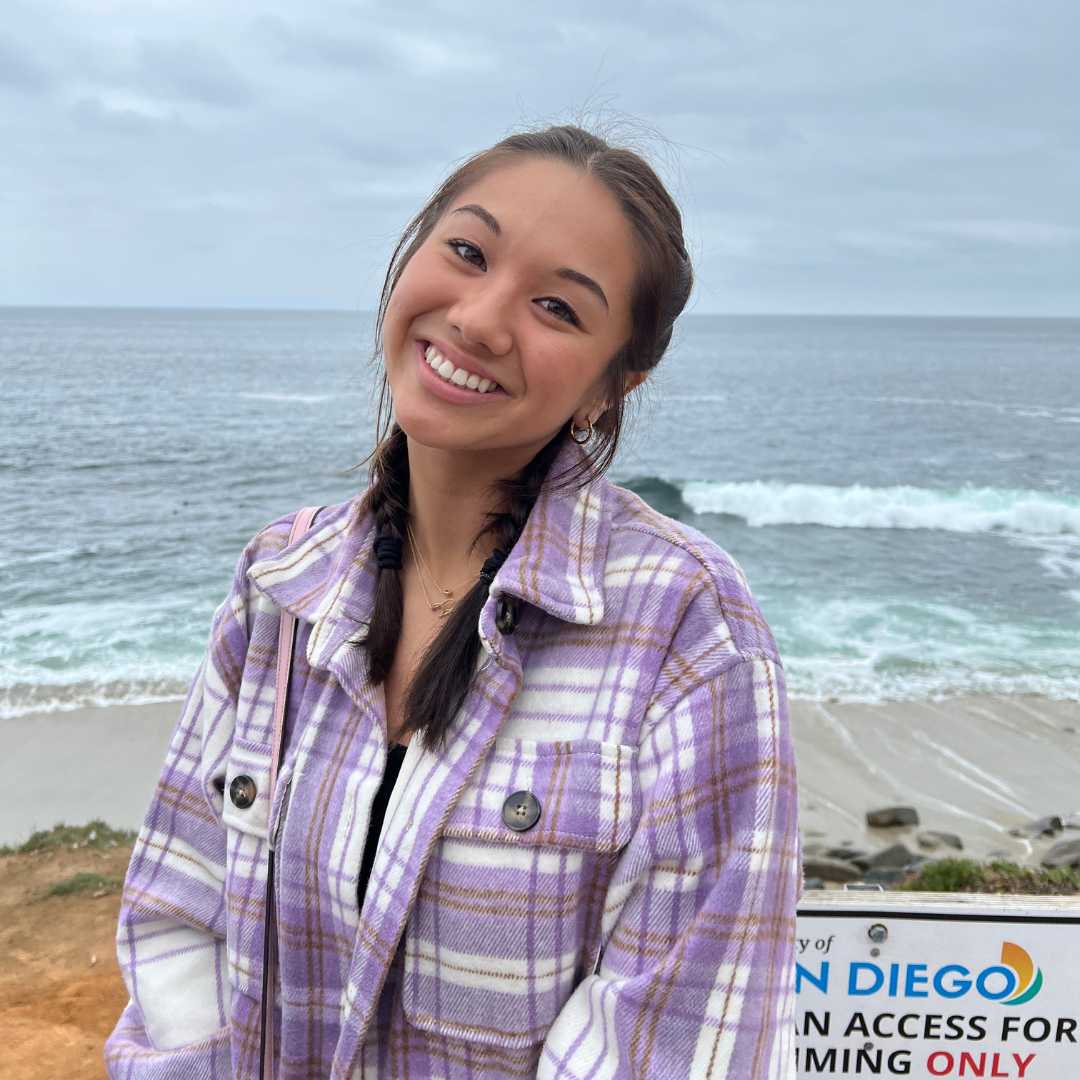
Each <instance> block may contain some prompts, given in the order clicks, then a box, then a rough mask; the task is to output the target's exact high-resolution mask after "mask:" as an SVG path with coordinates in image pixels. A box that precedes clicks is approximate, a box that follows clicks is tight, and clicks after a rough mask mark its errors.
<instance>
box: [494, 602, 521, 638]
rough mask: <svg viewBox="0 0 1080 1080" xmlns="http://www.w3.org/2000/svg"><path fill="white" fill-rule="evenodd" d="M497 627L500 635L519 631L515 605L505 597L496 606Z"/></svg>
mask: <svg viewBox="0 0 1080 1080" xmlns="http://www.w3.org/2000/svg"><path fill="white" fill-rule="evenodd" d="M495 625H496V626H497V627H498V629H499V633H500V634H512V633H513V632H514V631H515V630H516V629H517V614H516V613H515V611H514V605H513V604H512V603H511V602H510V601H509V600H507V599H506V597H505V596H500V597H499V601H498V603H497V604H496V605H495Z"/></svg>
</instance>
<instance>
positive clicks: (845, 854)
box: [823, 847, 866, 859]
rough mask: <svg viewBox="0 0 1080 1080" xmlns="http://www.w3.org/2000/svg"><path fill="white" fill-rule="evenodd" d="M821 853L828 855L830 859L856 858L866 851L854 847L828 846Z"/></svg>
mask: <svg viewBox="0 0 1080 1080" xmlns="http://www.w3.org/2000/svg"><path fill="white" fill-rule="evenodd" d="M823 854H825V855H828V856H829V858H830V859H858V858H860V857H862V856H863V855H865V854H866V852H865V851H860V850H859V849H858V848H854V847H834V848H829V850H828V851H826V852H823Z"/></svg>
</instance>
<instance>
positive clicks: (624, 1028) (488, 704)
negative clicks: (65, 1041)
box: [106, 479, 800, 1080]
mask: <svg viewBox="0 0 1080 1080" xmlns="http://www.w3.org/2000/svg"><path fill="white" fill-rule="evenodd" d="M290 524H291V518H284V519H282V520H281V521H278V522H275V523H274V524H273V525H271V526H269V527H268V528H267V529H265V530H264V531H263V532H261V533H260V534H259V535H258V536H257V537H256V538H255V539H254V540H253V541H252V542H251V544H249V545H248V547H247V549H246V550H245V552H244V555H243V558H242V559H241V561H240V565H239V568H238V570H237V573H236V578H235V582H234V584H233V588H232V592H231V593H230V595H229V597H228V599H227V600H226V601H225V603H224V604H223V605H222V607H221V608H220V609H219V611H218V613H217V615H216V617H215V619H214V625H213V631H212V634H211V639H210V644H209V647H208V650H207V653H206V658H205V660H204V661H203V664H202V666H201V668H200V670H199V673H198V675H197V677H196V679H195V682H194V685H193V686H192V688H191V692H190V694H189V696H188V698H187V701H186V703H185V704H184V707H183V711H182V714H181V717H180V722H179V725H178V727H177V729H176V733H175V735H174V736H173V740H172V743H171V745H170V748H169V752H168V757H167V758H166V761H165V766H164V770H163V772H162V775H161V779H160V781H159V783H158V787H157V791H156V793H155V795H154V799H153V802H152V803H151V806H150V809H149V811H148V813H147V816H146V821H145V824H144V825H143V828H142V831H141V832H140V834H139V839H138V842H137V844H136V847H135V852H134V855H133V857H132V860H131V866H130V869H129V871H128V876H127V882H126V885H125V889H124V903H123V909H122V912H121V915H120V928H119V934H118V950H119V957H120V964H121V967H122V969H123V972H124V977H125V979H126V981H127V985H128V988H129V991H130V994H131V1002H130V1004H129V1005H128V1007H127V1009H126V1010H125V1012H124V1014H123V1016H122V1017H121V1019H120V1022H119V1024H118V1025H117V1027H116V1030H115V1031H114V1033H113V1035H112V1037H111V1038H110V1039H109V1042H108V1044H107V1047H106V1061H107V1064H108V1069H109V1073H110V1075H111V1076H112V1077H113V1078H121V1077H123V1078H129V1080H151V1078H152V1080H165V1078H175V1080H195V1078H207V1080H210V1078H214V1080H219V1078H220V1080H225V1078H228V1077H238V1078H248V1077H255V1076H257V1075H258V1052H259V1046H258V1041H259V998H260V986H261V975H262V943H263V918H264V910H263V908H264V904H263V900H264V883H265V875H266V856H267V844H268V842H269V840H268V838H273V841H274V846H275V850H276V852H277V857H276V861H277V873H278V890H277V891H278V905H279V909H278V932H279V939H278V940H279V949H280V985H279V986H278V988H277V1009H278V1017H279V1020H278V1024H277V1031H278V1033H279V1040H280V1045H279V1063H280V1064H279V1073H278V1075H279V1076H280V1077H287V1078H290V1080H293V1078H295V1080H301V1078H303V1080H326V1078H328V1077H332V1078H334V1080H347V1078H348V1080H353V1078H356V1080H361V1078H362V1080H367V1078H386V1077H415V1078H424V1080H428V1078H436V1077H437V1078H445V1080H465V1078H471V1077H481V1076H482V1077H490V1078H502V1077H506V1078H509V1077H533V1076H537V1077H543V1078H556V1077H558V1078H560V1080H608V1078H621V1077H649V1078H653V1077H687V1076H690V1077H713V1078H716V1080H719V1078H721V1077H727V1078H730V1080H758V1078H760V1080H765V1078H787V1077H790V1076H793V1075H794V1068H795V1061H794V1051H793V1035H794V979H793V971H794V959H793V943H794V929H795V903H796V898H797V893H798V889H799V883H800V871H799V852H798V826H797V820H796V789H795V769H794V759H793V754H792V747H791V740H790V735H789V732H788V725H787V715H786V704H785V697H784V683H783V676H782V672H781V669H780V665H779V662H778V658H777V654H776V647H775V645H774V643H773V640H772V637H771V635H770V634H769V630H768V628H767V626H766V625H765V623H764V621H763V619H762V617H761V613H760V612H759V610H758V608H757V605H756V604H755V603H754V600H753V598H752V597H751V595H750V593H749V590H748V588H747V585H746V582H745V580H744V578H743V576H742V573H741V572H740V570H739V568H738V567H737V566H736V565H735V563H734V562H733V561H732V560H731V559H730V558H729V557H728V556H726V555H725V554H724V553H723V552H722V551H720V550H719V549H718V548H717V547H716V546H715V545H714V544H713V543H711V542H710V541H709V540H707V539H706V538H705V537H703V536H702V535H700V534H699V533H697V532H695V531H694V530H692V529H689V528H686V527H684V526H682V525H679V524H677V523H676V522H673V521H670V520H669V519H667V518H665V517H662V516H661V515H659V514H657V513H655V512H654V511H653V510H651V509H650V508H649V507H647V506H646V505H645V504H644V503H643V502H641V500H640V499H638V498H637V497H636V496H634V495H632V494H631V493H629V492H627V491H624V490H622V489H620V488H617V487H614V486H613V485H612V484H610V483H608V482H607V481H606V480H602V479H601V480H598V481H595V482H593V483H591V484H590V485H588V486H586V487H584V488H581V489H580V490H578V491H576V492H565V491H564V492H562V493H559V492H554V493H550V492H549V493H547V494H545V495H543V496H542V497H541V499H540V500H539V501H538V502H537V504H536V506H535V507H534V509H533V512H532V515H531V517H530V519H529V522H528V524H527V526H526V528H525V530H524V532H523V533H522V536H521V539H520V540H519V542H518V544H517V545H516V546H515V548H514V550H513V551H512V552H511V554H510V557H509V558H508V559H507V561H506V563H505V564H504V565H503V567H502V569H501V570H500V571H499V573H498V576H497V577H496V578H495V581H494V584H493V585H492V588H491V597H490V599H489V600H488V602H487V604H486V605H485V607H484V610H483V613H482V615H481V618H480V624H479V633H480V638H481V641H482V644H483V649H482V651H481V660H480V663H479V665H478V669H477V672H476V677H475V679H474V682H473V686H472V689H471V690H470V692H469V695H468V697H467V699H466V701H465V704H464V705H463V707H462V709H461V711H460V712H459V714H458V715H457V717H456V719H455V720H454V723H453V727H452V730H451V736H450V738H449V740H448V742H447V745H446V747H445V749H443V750H442V751H440V752H438V753H432V752H428V751H425V750H423V749H422V748H421V746H420V743H419V740H413V741H412V743H411V744H410V746H409V749H408V753H407V754H406V757H405V761H404V764H403V766H402V770H401V774H400V777H399V779H398V782H397V786H396V787H395V789H394V793H393V796H392V799H391V802H390V806H389V808H388V811H387V816H386V821H385V824H384V826H383V832H382V835H381V840H380V844H379V850H378V854H377V856H376V859H375V864H374V869H373V871H372V875H371V880H370V884H369V886H368V890H367V895H366V898H365V900H364V906H363V910H357V899H356V885H357V875H358V871H359V868H360V859H361V855H362V852H363V847H364V841H365V839H366V834H367V829H368V820H369V815H370V808H371V803H372V797H373V796H374V794H375V791H376V789H377V788H378V786H379V782H380V779H381V776H382V771H383V767H384V764H385V761H386V751H387V746H386V736H385V725H384V713H383V699H382V691H381V690H379V689H373V688H372V687H371V686H370V685H368V683H367V681H366V679H365V655H364V653H363V652H362V651H361V650H360V649H358V648H357V646H356V642H357V641H360V640H362V639H363V635H364V633H365V623H366V620H367V618H368V615H369V612H370V609H371V603H372V595H373V588H374V581H375V573H376V570H375V566H374V557H373V554H372V552H371V539H372V537H371V527H372V526H371V521H370V519H365V518H363V517H361V516H360V515H359V512H358V500H353V501H352V502H349V503H345V504H343V505H341V506H337V507H333V508H330V509H327V510H324V511H323V512H322V513H321V514H320V515H319V518H318V520H317V522H316V524H315V526H314V527H313V528H312V529H311V530H309V531H308V532H307V533H306V534H305V535H304V536H303V537H301V538H300V539H299V540H298V541H297V542H296V543H295V544H293V545H292V546H287V545H288V535H289V527H290ZM500 596H506V597H510V598H514V600H513V602H514V603H515V607H516V611H517V614H518V619H517V628H516V631H515V632H514V633H513V634H512V635H506V634H503V633H501V632H500V631H499V630H498V628H497V627H496V625H495V605H496V601H497V600H498V598H499V597H500ZM281 608H284V609H287V610H289V611H291V612H293V613H294V614H295V615H296V616H297V617H298V619H299V620H300V621H299V627H298V636H297V649H296V661H295V666H294V671H293V677H292V687H291V698H290V709H289V715H288V717H287V721H286V730H287V732H288V748H287V753H286V755H285V757H284V759H283V762H282V767H281V773H280V780H279V783H278V786H277V791H276V796H275V801H274V805H273V806H268V805H267V799H266V794H265V791H266V783H267V776H268V771H269V762H270V753H271V748H270V742H271V730H272V711H273V696H274V667H275V661H276V649H277V629H278V618H279V614H278V613H279V609H281ZM238 775H246V776H248V777H251V778H252V779H253V780H254V781H255V786H256V789H257V796H256V798H255V801H254V803H253V805H251V806H249V807H247V808H245V809H239V808H237V807H236V806H235V805H233V803H232V802H231V801H230V799H229V797H228V791H229V787H230V784H231V781H232V780H233V778H234V777H236V776H238ZM523 790H527V791H531V792H532V793H533V794H534V795H535V796H536V798H537V799H538V800H539V802H540V805H541V815H540V820H539V822H538V824H537V825H536V827H535V828H533V829H531V830H529V831H527V832H516V831H513V830H511V829H509V828H508V827H507V826H506V825H505V824H504V823H503V820H502V814H501V811H502V806H503V803H504V801H505V800H506V798H507V797H508V796H509V795H510V794H511V793H514V792H518V791H523ZM223 793H224V794H223Z"/></svg>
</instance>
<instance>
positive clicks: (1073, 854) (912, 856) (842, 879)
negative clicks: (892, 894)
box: [803, 806, 1080, 894]
mask: <svg viewBox="0 0 1080 1080" xmlns="http://www.w3.org/2000/svg"><path fill="white" fill-rule="evenodd" d="M866 826H867V833H868V834H870V835H873V836H876V837H878V838H879V839H880V842H881V846H879V847H878V848H877V849H876V850H874V851H868V850H864V849H863V848H860V847H859V846H857V845H856V844H855V843H854V842H853V841H851V840H843V841H841V842H840V843H839V844H835V845H831V844H828V843H824V842H821V841H813V840H812V841H809V842H807V841H806V840H804V842H803V888H804V889H824V888H827V887H828V886H829V885H832V886H845V885H846V886H853V885H859V886H862V887H866V886H871V887H872V886H880V887H881V888H883V889H888V888H895V887H896V886H899V885H902V884H905V883H907V884H909V887H910V884H911V883H912V880H913V879H917V878H919V877H922V878H923V879H927V878H930V875H928V874H927V873H926V872H925V871H926V870H927V869H928V868H930V867H932V866H933V865H934V864H935V863H937V862H938V861H940V860H949V861H951V862H957V861H958V860H960V859H961V858H962V853H963V851H964V841H963V839H962V838H961V837H960V836H958V835H957V834H956V833H951V832H944V831H941V830H938V829H921V828H920V817H919V812H918V810H917V809H916V808H915V807H913V806H888V807H882V808H880V809H876V810H868V811H867V812H866ZM1010 834H1011V835H1013V836H1016V837H1023V838H1025V839H1026V840H1028V841H1029V842H1030V843H1031V845H1032V859H1031V862H1035V861H1036V860H1037V866H1038V869H1040V870H1045V871H1070V870H1073V871H1080V817H1077V818H1075V819H1073V818H1066V819H1062V818H1061V817H1059V816H1056V815H1054V816H1047V817H1042V818H1038V819H1036V820H1034V821H1028V822H1024V823H1023V824H1021V825H1018V826H1016V827H1014V828H1013V829H1012V830H1010ZM969 861H970V862H971V864H972V865H973V866H974V865H978V864H977V863H975V862H974V860H969ZM988 865H989V866H991V867H994V866H1015V867H1017V869H1018V870H1023V869H1024V867H1023V866H1021V865H1020V864H1017V863H1016V862H1014V860H1013V858H1012V854H1011V852H1008V851H1001V852H990V853H989V863H988ZM1027 869H1028V870H1029V871H1031V872H1030V873H1028V874H1026V875H1023V876H1024V878H1025V879H1027V880H1028V881H1030V886H1029V888H1028V889H1026V890H1021V889H1017V888H1014V889H1011V890H1008V891H1054V890H1047V889H1040V888H1039V886H1040V885H1060V890H1058V891H1061V892H1063V893H1068V894H1071V893H1075V892H1077V891H1078V890H1080V874H1078V875H1077V881H1076V882H1074V881H1072V880H1071V878H1072V875H1069V874H1064V875H1058V876H1059V877H1061V879H1062V880H1061V881H1060V882H1053V881H1051V882H1047V881H1043V880H1041V879H1044V878H1046V876H1047V875H1039V874H1038V873H1036V872H1035V867H1034V866H1032V865H1030V863H1029V866H1028V867H1027ZM1019 876H1020V875H1015V877H1017V878H1018V877H1019Z"/></svg>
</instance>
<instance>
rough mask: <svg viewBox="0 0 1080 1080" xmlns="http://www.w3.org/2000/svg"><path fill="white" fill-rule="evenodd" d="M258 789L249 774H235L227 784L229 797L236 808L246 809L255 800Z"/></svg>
mask: <svg viewBox="0 0 1080 1080" xmlns="http://www.w3.org/2000/svg"><path fill="white" fill-rule="evenodd" d="M257 794H258V789H257V788H256V787H255V781H254V780H252V779H251V777H250V776H237V777H234V778H233V782H232V783H231V784H230V785H229V798H230V799H232V804H233V806H235V807H236V808H237V810H246V809H247V808H248V807H249V806H251V805H252V804H253V803H254V802H255V796H256V795H257Z"/></svg>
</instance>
